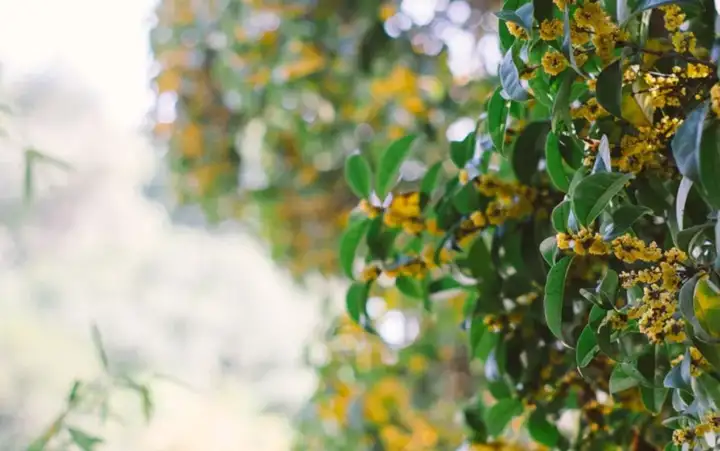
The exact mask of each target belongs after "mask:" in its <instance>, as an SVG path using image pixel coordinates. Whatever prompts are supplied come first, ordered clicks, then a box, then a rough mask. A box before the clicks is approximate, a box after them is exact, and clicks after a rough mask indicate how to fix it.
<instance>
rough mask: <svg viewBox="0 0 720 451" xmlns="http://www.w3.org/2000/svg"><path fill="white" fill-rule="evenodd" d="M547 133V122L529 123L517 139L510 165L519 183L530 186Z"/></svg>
mask: <svg viewBox="0 0 720 451" xmlns="http://www.w3.org/2000/svg"><path fill="white" fill-rule="evenodd" d="M549 131H550V123H549V122H531V123H529V124H528V125H527V126H526V127H525V128H524V129H523V131H522V132H521V133H520V135H519V136H518V137H517V140H516V141H515V146H514V147H513V153H512V157H511V163H512V167H513V172H514V173H515V177H516V178H517V179H518V181H519V182H520V183H524V184H526V185H530V184H532V180H533V176H534V175H535V174H537V173H538V163H539V162H540V157H541V156H542V154H543V148H544V147H545V142H546V140H547V136H548V132H549Z"/></svg>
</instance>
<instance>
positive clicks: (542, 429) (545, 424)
mask: <svg viewBox="0 0 720 451" xmlns="http://www.w3.org/2000/svg"><path fill="white" fill-rule="evenodd" d="M527 429H528V433H529V434H530V437H532V439H533V440H535V441H536V442H537V443H540V444H541V445H543V446H547V447H548V448H553V447H555V445H557V443H558V441H559V440H560V432H559V431H558V429H557V427H556V426H555V425H554V424H552V423H551V422H549V421H548V420H547V418H546V414H545V412H544V411H543V410H542V409H540V408H537V409H535V410H534V411H533V412H532V413H531V414H530V417H529V418H528V422H527Z"/></svg>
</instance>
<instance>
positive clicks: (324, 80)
mask: <svg viewBox="0 0 720 451" xmlns="http://www.w3.org/2000/svg"><path fill="white" fill-rule="evenodd" d="M499 6H500V5H499V3H498V4H496V3H495V2H494V0H479V1H471V2H467V1H464V0H453V1H448V0H403V1H380V0H367V1H365V0H363V1H362V2H356V1H349V0H305V1H301V0H298V1H277V2H272V1H254V0H160V1H157V0H124V1H122V2H110V1H107V0H62V1H56V0H25V1H23V2H16V1H10V0H0V104H2V111H1V112H0V129H1V130H2V136H0V146H1V148H2V152H0V158H1V160H0V161H1V163H0V168H1V169H2V175H3V176H2V178H0V184H2V191H1V193H2V194H1V196H2V197H1V200H0V219H1V220H2V222H1V223H0V248H1V249H2V252H0V265H2V271H1V272H0V300H1V302H3V310H2V311H3V315H0V321H2V326H1V327H0V362H1V365H2V368H3V371H2V373H0V449H2V450H19V449H26V448H27V447H28V446H29V445H30V444H31V443H32V444H33V445H34V446H40V447H38V448H34V449H83V446H85V447H86V449H108V450H115V449H117V450H127V449H133V450H138V451H143V450H158V451H160V450H167V451H170V450H177V451H180V450H188V451H190V450H218V451H222V450H231V449H232V450H251V451H286V450H291V449H298V450H316V449H317V450H330V451H334V450H338V451H341V450H358V449H361V450H362V449H385V450H388V451H389V450H395V449H397V450H401V449H402V450H410V449H418V450H421V449H427V450H431V449H440V450H445V449H448V450H450V449H456V448H458V447H459V446H460V445H461V444H462V443H463V440H464V430H463V426H462V418H458V416H457V415H456V413H457V411H458V400H459V399H465V398H466V397H467V394H468V393H472V385H473V383H474V380H475V378H474V376H473V374H474V373H473V371H474V370H473V369H472V368H469V367H467V368H466V367H465V365H464V364H462V362H464V361H465V360H466V359H465V358H464V354H463V352H464V342H465V338H464V336H463V333H462V331H461V330H460V328H459V327H442V326H443V324H454V325H455V324H459V323H460V321H461V320H462V317H461V316H460V306H461V305H462V301H463V300H462V299H456V298H449V299H446V300H442V301H441V304H440V308H438V310H437V312H436V313H435V314H433V315H432V317H430V318H428V317H427V316H424V315H421V314H420V311H421V306H418V305H417V301H416V300H412V299H405V298H404V297H403V296H402V295H400V294H399V293H397V292H394V291H393V290H392V289H390V288H388V289H387V292H384V293H380V294H378V296H376V297H375V298H373V302H372V303H371V306H372V313H373V316H374V318H375V320H376V322H377V325H378V329H379V331H380V332H381V337H382V339H376V338H373V337H367V336H365V335H364V334H362V331H357V330H355V329H354V328H353V327H352V326H350V325H348V323H347V321H346V319H345V318H344V317H343V315H342V313H341V312H342V308H343V296H344V289H345V286H346V285H345V282H344V281H343V280H342V277H341V275H340V270H339V268H338V265H337V261H336V256H335V253H336V250H337V242H338V239H339V236H340V234H341V232H342V228H343V226H344V224H345V221H346V219H347V215H348V214H349V212H350V211H351V210H352V209H353V208H355V206H356V204H357V200H356V199H355V198H354V196H353V195H352V193H351V192H350V191H349V189H348V188H347V187H346V185H345V183H344V181H343V177H342V165H343V162H344V159H345V158H346V156H347V155H349V154H350V153H351V152H353V151H356V150H362V151H363V152H366V153H367V154H368V155H370V156H377V155H378V153H379V152H380V151H382V150H383V148H384V147H386V146H387V144H388V143H389V142H390V141H391V140H393V139H396V138H399V137H401V136H403V135H405V134H408V133H420V134H422V135H423V136H424V138H425V141H426V145H425V146H424V147H423V150H422V153H418V154H416V155H415V156H414V157H415V159H413V160H410V161H408V162H406V164H405V165H404V166H403V168H402V174H403V179H404V180H409V181H412V180H416V179H417V178H419V177H420V176H422V174H423V172H424V170H425V169H426V168H427V167H428V166H429V165H430V164H432V163H434V162H436V161H439V160H441V159H443V158H446V156H447V143H448V141H449V140H461V139H462V138H464V136H465V135H466V134H467V133H468V132H470V131H471V130H472V129H473V128H474V127H475V122H476V120H477V118H478V116H479V114H480V113H481V112H482V111H483V105H484V102H485V100H486V98H487V94H488V93H489V92H490V86H492V81H493V80H492V78H493V77H494V76H495V75H496V68H497V64H498V61H499V59H500V57H501V55H500V54H499V50H498V31H497V23H496V20H495V19H494V18H493V16H492V15H491V14H490V12H491V11H493V10H496V9H497V8H498V7H499ZM93 325H96V326H97V330H98V331H99V332H100V334H99V335H100V336H97V335H96V336H95V337H94V338H95V340H93V334H92V326H93ZM448 331H450V333H448ZM99 341H101V342H102V346H99V345H98V342H99ZM99 348H102V349H104V353H105V354H106V356H107V361H108V364H107V368H104V367H103V355H104V354H103V352H101V350H100V349H99ZM428 374H430V375H435V376H436V377H437V375H443V377H441V378H440V379H439V380H442V383H440V384H433V386H431V387H430V386H428V382H427V380H426V377H427V375H428ZM74 381H80V382H79V383H78V384H75V385H74ZM399 387H401V388H399ZM391 392H394V393H395V395H393V396H396V395H397V393H404V394H401V395H397V396H400V397H403V396H404V397H405V398H407V399H405V398H403V399H394V400H393V402H395V403H396V404H398V405H403V403H405V404H407V405H408V406H407V407H408V411H409V412H411V413H412V414H411V415H410V416H409V417H408V418H405V419H404V420H403V421H404V422H405V424H404V426H403V427H402V428H399V429H398V425H391V424H390V420H387V419H386V420H383V418H382V415H381V414H378V415H380V417H379V418H374V417H373V415H374V414H373V413H372V412H375V414H377V412H378V411H381V410H382V409H383V408H384V407H382V408H381V407H378V408H377V409H372V408H368V407H367V405H368V404H369V403H370V404H372V402H375V403H376V404H378V405H380V406H381V405H384V403H385V401H386V400H385V398H383V397H384V396H386V395H387V394H388V393H391ZM405 392H407V393H405ZM79 393H82V394H83V396H82V397H81V396H80V395H79ZM359 394H363V395H368V396H369V397H370V399H371V400H373V401H366V402H365V404H364V406H365V407H358V406H357V405H356V404H355V403H353V400H356V399H357V396H358V395H359ZM397 396H396V397H397ZM391 397H392V396H391ZM76 407H77V408H76ZM66 409H69V410H68V411H69V413H68V414H67V415H64V412H66ZM358 409H359V410H358ZM363 409H365V410H363ZM368 409H369V410H368ZM145 414H147V417H148V418H147V419H146V418H145V416H146V415H145ZM358 416H359V418H360V420H358ZM58 419H61V420H62V421H59V422H58V421H56V420H58ZM358 421H360V423H362V422H366V421H372V422H373V423H374V424H376V425H377V424H383V425H384V426H382V427H377V428H374V429H373V432H372V434H371V435H372V437H371V436H369V435H368V433H367V428H364V427H357V423H358ZM393 421H395V420H393ZM54 422H55V423H54ZM53 425H55V426H56V427H52V426H53ZM48 428H49V429H48ZM68 428H69V429H68ZM46 433H47V434H46ZM43 434H46V436H45V437H44V438H43V436H42V435H43ZM418 434H419V435H418ZM433 434H434V435H433ZM416 436H417V437H424V438H422V440H419V439H418V440H416V439H415V438H416ZM38 437H39V438H38ZM100 438H102V440H103V441H102V443H100V442H99V441H98V440H99V439H100ZM46 439H47V440H46ZM411 439H412V440H411ZM33 440H35V442H33ZM38 440H39V441H38ZM373 440H374V441H376V442H378V441H379V442H382V443H383V446H384V448H372V447H370V446H371V445H370V443H371V442H372V441H373ZM46 442H47V443H46ZM73 443H74V444H73ZM409 443H414V445H409ZM412 446H414V447H412ZM43 447H44V448H43ZM95 447H96V448H95Z"/></svg>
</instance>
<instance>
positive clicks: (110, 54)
mask: <svg viewBox="0 0 720 451" xmlns="http://www.w3.org/2000/svg"><path fill="white" fill-rule="evenodd" d="M154 4H155V1H154V0H22V1H18V0H0V63H2V65H3V66H4V73H5V74H4V75H3V76H4V77H7V79H14V78H15V77H16V76H19V75H22V74H24V73H28V72H39V71H42V70H44V69H45V68H47V67H48V66H50V65H53V64H57V65H59V66H61V67H64V68H67V69H69V70H71V71H72V73H76V74H77V75H78V77H80V79H81V82H82V83H84V84H86V85H87V86H88V87H89V88H90V89H92V90H93V91H94V92H96V93H99V94H100V99H99V100H100V102H101V103H102V105H103V109H104V110H105V113H106V115H107V117H108V119H110V120H112V121H113V122H117V124H118V125H120V126H122V127H125V126H134V125H137V124H139V123H140V122H141V121H142V116H143V114H144V113H145V111H147V109H148V108H149V107H150V104H151V101H152V97H151V93H150V91H149V88H148V81H147V75H148V72H149V65H150V57H149V45H148V42H149V41H148V37H147V27H148V24H149V20H150V17H151V15H150V14H151V12H152V7H153V5H154Z"/></svg>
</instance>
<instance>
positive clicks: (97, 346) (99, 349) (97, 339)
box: [92, 324, 110, 371]
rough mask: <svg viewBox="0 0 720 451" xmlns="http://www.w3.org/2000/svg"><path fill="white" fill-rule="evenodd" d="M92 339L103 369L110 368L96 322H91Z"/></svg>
mask: <svg viewBox="0 0 720 451" xmlns="http://www.w3.org/2000/svg"><path fill="white" fill-rule="evenodd" d="M92 341H93V344H94V345H95V351H97V353H98V356H99V357H100V363H101V364H102V367H103V369H105V371H107V370H108V369H109V368H110V362H109V361H108V356H107V353H106V352H105V346H104V345H103V341H102V336H101V335H100V329H98V327H97V324H93V326H92Z"/></svg>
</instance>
